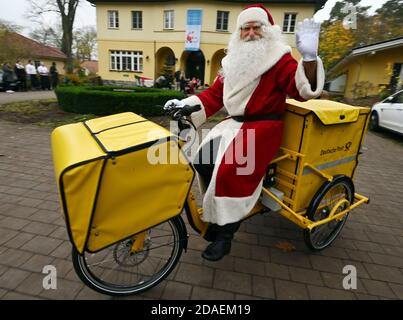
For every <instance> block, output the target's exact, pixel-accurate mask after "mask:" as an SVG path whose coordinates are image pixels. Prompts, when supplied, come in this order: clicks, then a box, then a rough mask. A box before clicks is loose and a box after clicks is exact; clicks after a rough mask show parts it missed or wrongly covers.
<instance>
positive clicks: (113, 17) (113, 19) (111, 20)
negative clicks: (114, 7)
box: [108, 11, 119, 29]
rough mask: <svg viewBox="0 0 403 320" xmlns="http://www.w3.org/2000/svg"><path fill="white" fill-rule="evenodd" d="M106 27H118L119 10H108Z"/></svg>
mask: <svg viewBox="0 0 403 320" xmlns="http://www.w3.org/2000/svg"><path fill="white" fill-rule="evenodd" d="M108 28H110V29H117V28H119V11H108Z"/></svg>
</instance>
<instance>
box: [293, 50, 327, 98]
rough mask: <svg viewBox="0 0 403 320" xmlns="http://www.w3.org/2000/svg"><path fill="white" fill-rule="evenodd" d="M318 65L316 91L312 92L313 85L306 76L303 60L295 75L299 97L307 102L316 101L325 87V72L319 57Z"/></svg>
mask: <svg viewBox="0 0 403 320" xmlns="http://www.w3.org/2000/svg"><path fill="white" fill-rule="evenodd" d="M316 61H317V63H316V90H315V91H312V89H311V84H310V83H309V80H308V78H307V77H306V75H305V69H304V65H303V61H302V59H301V60H300V61H299V63H298V68H297V71H296V73H295V84H296V86H297V89H298V92H299V95H300V96H301V97H302V98H304V99H305V100H309V99H314V98H316V97H319V96H320V95H321V93H322V91H323V86H324V85H325V70H324V68H323V63H322V60H321V59H320V58H319V57H317V60H316Z"/></svg>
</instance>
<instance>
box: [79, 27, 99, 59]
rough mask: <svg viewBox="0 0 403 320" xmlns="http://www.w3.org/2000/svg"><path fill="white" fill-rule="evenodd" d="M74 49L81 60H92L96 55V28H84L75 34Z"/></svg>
mask: <svg viewBox="0 0 403 320" xmlns="http://www.w3.org/2000/svg"><path fill="white" fill-rule="evenodd" d="M74 43H75V44H74V47H75V50H76V57H77V59H79V60H91V59H92V57H93V56H94V55H95V50H96V45H97V32H96V30H95V28H94V27H92V26H89V27H83V28H80V29H78V30H77V31H76V32H75V33H74Z"/></svg>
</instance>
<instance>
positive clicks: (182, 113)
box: [165, 104, 201, 131]
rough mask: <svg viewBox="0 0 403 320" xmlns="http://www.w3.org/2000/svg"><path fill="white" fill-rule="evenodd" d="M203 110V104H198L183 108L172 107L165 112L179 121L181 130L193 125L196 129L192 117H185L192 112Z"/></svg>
mask: <svg viewBox="0 0 403 320" xmlns="http://www.w3.org/2000/svg"><path fill="white" fill-rule="evenodd" d="M199 110H201V105H199V104H197V105H195V106H189V105H185V106H184V107H182V108H175V107H174V108H172V109H170V110H167V111H166V112H165V113H166V114H168V115H170V116H171V118H172V120H175V121H178V127H179V130H180V131H182V130H184V129H187V128H190V127H193V128H194V129H195V130H196V127H195V126H194V124H193V123H192V121H190V119H186V118H185V117H188V116H190V115H191V114H192V113H194V112H197V111H199Z"/></svg>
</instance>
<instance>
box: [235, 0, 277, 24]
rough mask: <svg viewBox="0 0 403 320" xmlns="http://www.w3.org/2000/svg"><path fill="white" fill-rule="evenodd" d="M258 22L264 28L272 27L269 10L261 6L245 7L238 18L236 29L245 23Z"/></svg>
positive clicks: (272, 21)
mask: <svg viewBox="0 0 403 320" xmlns="http://www.w3.org/2000/svg"><path fill="white" fill-rule="evenodd" d="M252 21H256V22H260V23H262V24H264V25H266V26H268V25H269V24H271V25H274V20H273V17H272V16H271V14H270V12H269V10H268V9H267V8H266V7H265V6H264V5H262V4H253V5H250V6H248V7H246V8H245V9H244V10H243V11H242V12H241V13H240V14H239V16H238V20H237V24H236V26H237V29H240V28H241V27H242V26H243V25H244V24H245V23H248V22H252Z"/></svg>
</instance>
